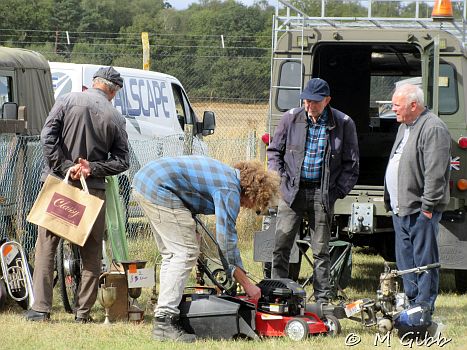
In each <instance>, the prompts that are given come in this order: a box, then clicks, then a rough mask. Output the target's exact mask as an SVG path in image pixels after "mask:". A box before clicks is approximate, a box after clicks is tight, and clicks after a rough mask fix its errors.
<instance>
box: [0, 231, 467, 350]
mask: <svg viewBox="0 0 467 350" xmlns="http://www.w3.org/2000/svg"><path fill="white" fill-rule="evenodd" d="M147 244H148V247H147V248H146V250H147V254H151V253H150V252H151V249H150V247H149V244H150V243H149V240H148V243H147ZM140 245H141V244H140V243H139V244H137V246H140ZM242 245H243V246H244V247H243V248H244V249H243V250H242V251H243V258H244V263H245V266H246V268H247V269H248V270H249V271H251V273H252V274H253V275H254V276H256V277H257V278H260V276H261V264H259V263H256V262H254V261H253V260H252V256H253V252H252V250H251V244H247V243H246V242H243V243H242ZM133 246H134V243H132V244H130V251H131V252H136V250H135V248H134V247H133ZM152 251H153V250H152ZM140 253H141V251H140ZM353 260H354V264H353V271H352V281H351V284H350V286H349V287H347V288H346V290H345V292H346V294H347V296H348V297H349V298H350V299H352V300H354V299H358V298H362V297H366V298H374V297H375V293H376V289H377V286H378V278H379V274H380V273H381V272H382V271H383V260H382V259H381V258H380V257H378V256H377V255H374V254H371V252H370V251H368V250H363V249H360V248H358V249H354V254H353ZM302 269H303V272H302V274H301V276H302V277H305V276H306V275H307V274H308V273H309V272H310V269H309V268H308V267H307V266H306V264H305V263H304V264H303V265H302ZM441 289H442V290H441V293H440V296H439V297H438V300H437V304H436V305H437V309H436V314H435V316H436V318H437V319H438V320H440V321H442V322H443V324H445V325H446V329H445V332H444V333H443V336H444V337H445V338H447V339H452V341H451V342H450V343H448V344H446V345H445V346H444V347H443V348H445V349H466V348H467V317H466V315H467V295H457V294H455V293H453V292H452V290H453V289H454V282H453V276H452V275H451V274H449V273H447V272H445V273H442V281H441ZM309 292H310V290H309V287H307V293H309ZM58 294H59V293H58V290H55V299H54V307H53V312H52V319H51V321H50V322H47V323H30V322H26V321H25V320H24V318H23V311H22V310H21V309H20V308H19V307H18V306H17V305H16V304H14V303H9V305H8V308H7V310H6V311H4V312H2V313H0V330H1V335H0V349H13V348H14V349H48V350H49V349H123V350H125V349H131V350H134V349H194V350H197V349H199V350H206V349H237V350H243V349H268V350H275V349H277V350H284V349H287V348H293V349H294V350H295V349H307V350H309V349H329V350H331V349H350V348H355V349H359V350H360V349H364V350H369V349H374V348H388V347H387V343H384V344H381V343H380V344H378V345H377V346H375V345H374V341H375V337H376V334H377V331H376V329H375V328H373V327H370V328H366V327H364V326H362V325H360V324H359V323H357V322H354V321H350V320H342V322H341V323H342V330H343V331H342V334H341V335H340V336H338V337H334V338H333V337H327V336H314V337H311V338H309V339H308V340H306V341H303V342H300V343H295V342H292V341H290V340H288V339H287V338H274V339H265V340H263V341H212V340H201V341H198V342H196V343H195V344H191V345H187V344H178V343H158V342H155V341H153V340H151V336H150V334H151V328H152V327H151V321H152V317H151V312H150V308H147V312H146V315H145V322H144V323H142V324H132V323H126V322H117V323H115V324H114V325H112V326H104V325H102V324H100V323H101V322H102V321H103V319H104V313H103V309H102V307H101V306H100V305H99V304H96V305H95V306H94V308H93V312H92V315H93V317H94V319H95V320H96V322H97V323H94V324H75V323H74V322H73V315H71V314H67V313H65V312H64V311H63V307H62V306H61V302H60V299H59V296H58ZM150 296H151V291H150V290H149V289H144V290H143V294H142V296H141V297H140V298H139V299H138V302H139V304H140V306H146V305H147V303H148V301H149V300H150ZM352 334H355V335H358V337H360V343H359V344H358V345H356V346H353V347H349V346H346V345H345V341H346V338H347V337H350V336H351V335H352ZM416 347H417V346H415V345H413V348H416ZM406 348H409V346H408V345H406V346H403V345H401V344H400V342H399V339H398V338H397V337H396V336H393V337H392V338H391V343H390V349H406ZM431 348H438V346H437V345H436V344H435V345H433V346H432V347H431Z"/></svg>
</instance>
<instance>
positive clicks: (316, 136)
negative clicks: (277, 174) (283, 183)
mask: <svg viewBox="0 0 467 350" xmlns="http://www.w3.org/2000/svg"><path fill="white" fill-rule="evenodd" d="M307 122H308V133H307V135H306V144H305V158H304V159H303V164H302V169H301V173H300V179H301V180H302V181H306V182H320V181H321V169H322V166H323V159H324V149H325V148H326V139H327V132H326V125H327V123H328V112H327V110H326V109H325V110H324V111H323V114H321V116H320V118H319V119H318V121H317V122H316V123H313V121H312V120H311V118H310V117H308V116H307Z"/></svg>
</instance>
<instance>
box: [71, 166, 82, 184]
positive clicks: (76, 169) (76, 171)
mask: <svg viewBox="0 0 467 350" xmlns="http://www.w3.org/2000/svg"><path fill="white" fill-rule="evenodd" d="M80 176H81V164H75V165H73V166H72V167H71V168H70V177H71V179H72V180H79V177H80Z"/></svg>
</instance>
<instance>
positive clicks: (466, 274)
mask: <svg viewBox="0 0 467 350" xmlns="http://www.w3.org/2000/svg"><path fill="white" fill-rule="evenodd" d="M454 278H455V281H456V291H457V292H458V293H459V294H465V293H467V270H454Z"/></svg>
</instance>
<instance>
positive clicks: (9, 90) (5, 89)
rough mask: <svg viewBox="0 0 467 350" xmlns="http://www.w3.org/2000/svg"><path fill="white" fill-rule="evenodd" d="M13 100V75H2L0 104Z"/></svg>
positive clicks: (0, 80) (0, 79) (0, 78)
mask: <svg viewBox="0 0 467 350" xmlns="http://www.w3.org/2000/svg"><path fill="white" fill-rule="evenodd" d="M12 101H13V80H12V77H11V76H4V75H0V105H3V104H4V103H5V102H12Z"/></svg>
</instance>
